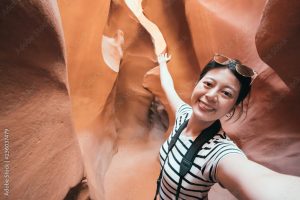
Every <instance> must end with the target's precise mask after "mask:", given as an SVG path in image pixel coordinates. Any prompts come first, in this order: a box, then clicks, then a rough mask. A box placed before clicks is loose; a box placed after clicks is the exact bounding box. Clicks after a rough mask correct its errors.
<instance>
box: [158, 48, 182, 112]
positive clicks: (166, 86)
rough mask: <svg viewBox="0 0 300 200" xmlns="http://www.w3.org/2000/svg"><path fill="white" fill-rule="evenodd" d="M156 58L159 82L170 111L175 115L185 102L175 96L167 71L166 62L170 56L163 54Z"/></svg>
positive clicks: (171, 80)
mask: <svg viewBox="0 0 300 200" xmlns="http://www.w3.org/2000/svg"><path fill="white" fill-rule="evenodd" d="M157 58H158V63H159V66H160V82H161V86H162V89H163V90H164V92H165V94H166V97H167V100H168V102H169V104H170V107H171V109H172V111H173V112H174V113H176V110H177V109H178V108H179V107H180V106H181V105H182V104H185V102H184V101H183V100H182V99H181V98H180V97H179V95H178V94H177V92H176V90H175V87H174V83H173V79H172V77H171V75H170V73H169V70H168V66H167V61H169V60H170V59H171V56H168V54H166V53H165V54H160V55H159V56H158V57H157Z"/></svg>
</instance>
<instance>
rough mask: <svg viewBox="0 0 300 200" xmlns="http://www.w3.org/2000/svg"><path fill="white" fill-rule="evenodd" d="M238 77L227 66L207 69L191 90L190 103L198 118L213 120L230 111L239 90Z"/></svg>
mask: <svg viewBox="0 0 300 200" xmlns="http://www.w3.org/2000/svg"><path fill="white" fill-rule="evenodd" d="M240 88H241V86H240V83H239V81H238V79H237V78H236V77H235V76H234V75H233V74H232V72H231V71H230V70H229V69H227V68H216V69H212V70H210V71H208V72H207V73H206V75H205V76H204V77H203V78H202V79H201V80H200V81H199V82H198V84H197V85H196V87H195V88H194V90H193V93H192V97H191V103H192V108H193V112H194V114H195V115H196V117H197V118H198V119H199V120H203V121H215V120H217V119H220V118H221V117H223V116H224V115H226V114H227V113H229V112H231V111H232V108H233V107H234V105H235V102H236V100H237V98H238V95H239V92H240Z"/></svg>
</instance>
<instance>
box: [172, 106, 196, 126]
mask: <svg viewBox="0 0 300 200" xmlns="http://www.w3.org/2000/svg"><path fill="white" fill-rule="evenodd" d="M192 112H193V110H192V107H191V106H190V105H188V104H186V103H185V104H182V105H181V106H180V107H178V109H177V110H176V113H175V117H176V118H175V124H174V130H178V128H179V127H180V126H181V124H183V122H185V121H186V120H188V119H189V118H190V116H191V114H192ZM173 132H174V131H173Z"/></svg>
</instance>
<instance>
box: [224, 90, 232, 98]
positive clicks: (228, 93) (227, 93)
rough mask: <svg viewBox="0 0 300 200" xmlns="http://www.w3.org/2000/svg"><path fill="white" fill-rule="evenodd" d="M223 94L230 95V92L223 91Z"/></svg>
mask: <svg viewBox="0 0 300 200" xmlns="http://www.w3.org/2000/svg"><path fill="white" fill-rule="evenodd" d="M223 94H224V95H225V96H227V97H232V94H231V93H230V92H227V91H223Z"/></svg>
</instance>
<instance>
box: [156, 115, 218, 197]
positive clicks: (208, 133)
mask: <svg viewBox="0 0 300 200" xmlns="http://www.w3.org/2000/svg"><path fill="white" fill-rule="evenodd" d="M188 122H189V119H188V120H186V121H185V122H184V123H183V124H182V125H181V126H180V127H179V129H178V130H177V131H176V133H175V135H174V136H173V137H172V138H171V141H170V144H169V148H168V152H167V155H166V159H165V162H164V164H163V166H162V168H161V170H160V174H159V177H158V179H157V183H156V184H157V185H156V193H155V197H154V200H156V197H157V195H158V193H159V188H160V184H161V178H162V172H163V169H164V166H165V163H166V161H167V158H168V155H169V152H170V151H171V150H172V148H173V147H174V145H175V143H176V141H177V139H178V138H179V136H180V134H181V132H182V130H183V129H184V128H185V127H186V126H187V124H188ZM220 128H221V123H220V120H216V121H215V122H214V123H213V124H212V125H211V126H209V127H208V128H206V129H204V130H203V131H202V132H201V134H199V135H198V137H197V138H196V139H195V141H194V142H193V144H192V146H191V147H190V148H189V150H188V151H187V152H186V154H185V155H184V157H183V158H182V161H181V163H180V170H179V175H180V178H179V182H178V186H177V190H176V199H178V198H179V192H180V186H181V183H182V179H183V177H184V176H185V175H186V174H187V173H188V172H189V171H190V169H191V168H192V166H193V163H194V160H195V158H196V155H197V153H198V152H199V151H200V149H201V148H202V146H203V145H204V144H205V143H206V142H208V141H209V140H210V139H211V138H213V136H214V135H215V134H217V133H218V132H219V130H220Z"/></svg>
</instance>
